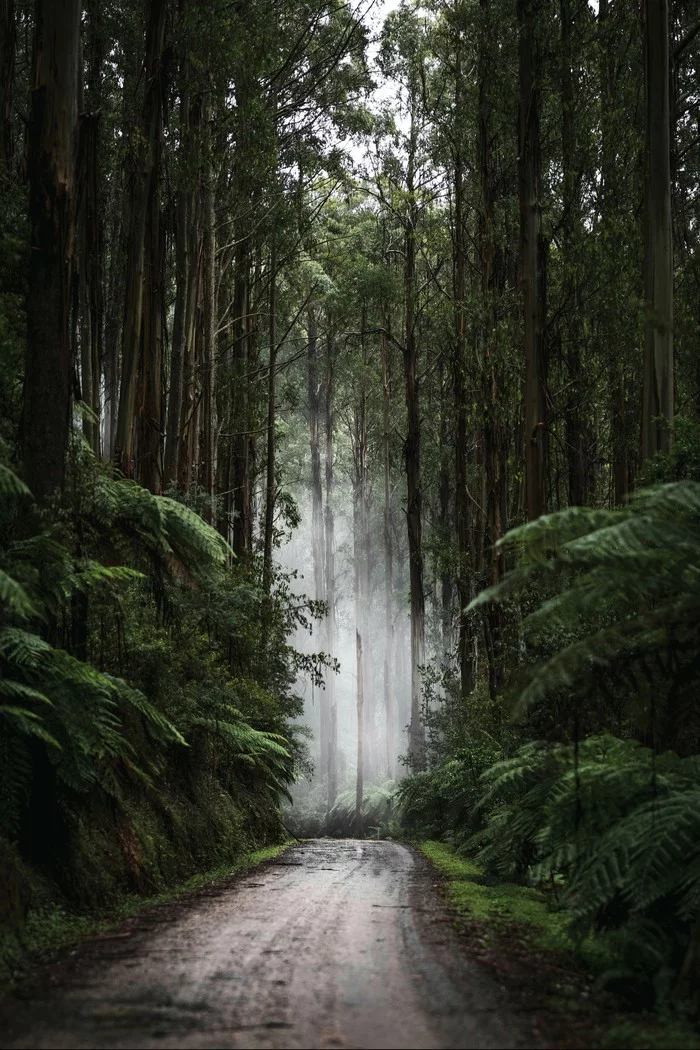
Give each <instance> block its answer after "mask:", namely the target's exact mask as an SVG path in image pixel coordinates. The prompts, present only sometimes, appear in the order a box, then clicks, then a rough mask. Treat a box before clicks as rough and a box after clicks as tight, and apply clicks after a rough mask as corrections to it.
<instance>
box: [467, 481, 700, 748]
mask: <svg viewBox="0 0 700 1050" xmlns="http://www.w3.org/2000/svg"><path fill="white" fill-rule="evenodd" d="M504 545H505V546H506V547H507V548H508V549H509V550H515V551H516V552H517V554H518V565H517V567H516V568H514V569H513V570H512V571H511V572H509V573H508V574H507V575H506V577H505V578H504V580H503V581H502V582H501V583H500V584H498V585H497V586H496V587H493V588H489V589H487V590H486V591H483V592H482V593H481V594H480V595H479V596H478V597H477V598H476V599H475V600H474V601H473V602H472V605H471V607H470V608H475V607H477V606H479V605H482V604H484V603H485V602H488V601H490V600H493V599H497V600H502V599H504V598H505V597H507V596H511V595H513V594H516V595H518V596H519V597H520V598H521V599H522V600H523V601H525V602H526V603H527V602H529V604H530V606H531V608H530V610H529V611H528V613H527V615H526V616H525V619H524V629H525V639H526V643H527V644H528V646H529V647H530V650H531V652H532V654H533V656H534V658H535V659H534V661H533V662H532V663H531V664H530V666H529V668H528V669H527V672H526V681H525V682H524V683H523V682H520V683H519V685H520V689H519V701H518V706H519V710H520V711H521V712H522V711H527V710H528V709H532V708H533V707H534V706H535V705H537V704H541V703H542V702H543V701H545V700H548V699H549V700H551V699H552V697H555V696H557V695H559V696H562V697H564V704H565V706H566V707H567V708H568V711H569V713H570V714H571V713H572V712H576V711H577V709H578V710H579V711H580V705H581V700H582V699H583V698H584V697H593V698H594V699H595V696H596V693H597V694H598V695H600V694H601V693H603V694H604V693H605V691H606V690H607V691H608V693H610V692H611V691H614V695H615V705H616V706H617V709H618V712H620V714H621V715H622V716H623V717H624V718H627V719H630V720H631V721H632V724H633V725H634V726H635V728H636V731H638V732H641V733H644V734H646V735H647V736H648V738H649V739H653V740H655V741H659V743H660V744H661V745H662V746H664V745H665V746H667V747H669V746H670V747H674V748H676V749H677V750H679V751H680V750H688V749H692V748H693V747H695V746H696V744H700V737H699V736H698V730H699V729H700V727H699V726H698V725H697V724H696V719H695V716H694V709H695V705H694V703H693V697H694V692H695V687H696V684H697V681H698V676H699V674H700V631H699V625H700V589H699V588H698V586H697V581H698V579H699V578H700V484H698V483H697V482H691V481H686V482H676V483H671V484H667V485H662V486H660V487H657V488H652V489H647V490H644V491H642V492H640V493H638V494H637V495H636V496H635V497H634V499H633V500H632V501H631V503H630V504H629V505H628V506H626V507H624V508H622V509H621V510H618V511H605V510H595V509H588V508H583V507H570V508H568V509H567V510H565V511H562V512H560V513H558V514H553V515H549V516H546V517H543V518H540V519H538V520H537V521H533V522H529V523H528V524H526V525H523V526H521V527H520V528H517V529H514V530H513V531H512V532H511V533H509V535H508V536H507V537H506V539H505V541H504ZM532 606H534V607H532ZM543 653H544V654H545V655H544V656H543ZM538 656H539V659H538ZM609 706H612V705H609ZM608 724H609V723H608Z"/></svg>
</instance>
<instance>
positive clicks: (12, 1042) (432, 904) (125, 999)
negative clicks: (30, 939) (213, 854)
mask: <svg viewBox="0 0 700 1050" xmlns="http://www.w3.org/2000/svg"><path fill="white" fill-rule="evenodd" d="M434 882H435V874H434V872H433V871H432V869H431V868H430V867H429V865H428V864H427V862H426V861H425V860H424V859H423V858H422V857H421V856H420V855H419V854H417V853H416V852H415V851H413V850H411V849H410V848H408V847H406V846H402V845H398V844H396V843H393V842H375V841H363V842H359V841H353V840H347V839H345V840H342V841H337V840H331V839H318V840H314V841H311V842H307V843H303V844H301V845H299V846H297V847H295V848H293V849H290V850H288V851H287V852H286V853H284V854H283V855H282V856H281V857H279V858H278V859H277V860H276V861H273V862H271V863H269V864H268V865H266V866H264V867H262V868H258V869H255V870H253V871H252V872H250V873H248V874H246V875H244V876H241V877H238V878H235V879H231V880H229V881H227V882H224V883H222V884H220V885H219V886H217V887H215V888H214V889H212V890H209V891H204V892H202V893H200V894H198V895H196V896H194V897H191V898H190V899H189V900H184V901H181V902H179V903H178V904H177V905H175V906H173V905H166V906H164V907H162V908H160V907H155V908H153V909H150V910H149V911H148V912H147V913H146V914H145V915H144V916H143V917H141V918H140V919H138V920H132V921H130V922H129V923H126V924H125V925H124V926H123V927H121V928H120V929H119V930H116V931H114V932H113V933H112V934H111V935H107V936H103V937H100V938H95V939H93V940H92V941H90V942H88V943H87V944H86V945H84V946H83V947H82V948H81V949H79V951H78V952H77V953H76V955H75V956H74V957H73V959H72V960H71V961H69V962H68V963H64V964H62V965H61V966H59V967H58V969H57V970H54V971H53V973H52V979H51V981H49V982H45V986H44V987H43V988H38V989H34V994H33V996H32V998H31V999H27V1000H25V1001H22V1000H20V999H17V998H15V999H14V1000H11V1001H9V1002H6V1003H5V1004H4V1007H3V1010H2V1012H0V1023H2V1025H3V1028H4V1033H3V1036H2V1045H3V1046H5V1047H8V1048H19V1047H25V1048H26V1047H37V1048H39V1047H42V1048H45V1047H81V1048H82V1047H90V1048H97V1047H145V1048H151V1047H157V1048H160V1050H165V1048H173V1050H174V1048H180V1047H182V1048H185V1047H193V1048H194V1047H202V1048H204V1047H221V1048H233V1047H236V1048H242V1047H250V1048H258V1047H270V1048H280V1050H281V1048H321V1047H327V1048H351V1047H358V1048H359V1047H363V1048H403V1047H405V1048H413V1050H419V1048H433V1047H434V1048H437V1047H444V1048H458V1047H461V1048H474V1050H477V1048H478V1050H482V1048H483V1050H492V1048H501V1047H529V1046H534V1045H536V1044H535V1041H534V1039H533V1038H532V1035H531V1034H530V1035H528V1032H527V1025H526V1023H525V1021H524V1019H523V1018H518V1017H517V1016H516V1015H513V1014H512V1013H511V1012H510V1011H509V1008H508V1004H507V1002H506V998H505V992H504V991H503V990H502V989H501V988H500V987H499V986H498V985H497V984H495V983H494V982H493V980H492V979H491V978H489V976H488V975H487V974H485V973H484V972H483V971H481V970H480V969H479V968H478V966H477V965H476V964H475V963H473V962H471V961H470V960H469V958H468V957H466V955H465V952H464V947H463V945H462V944H461V943H460V939H459V936H458V935H457V934H456V933H455V931H454V929H453V928H452V926H451V922H450V917H449V915H448V914H447V913H446V911H445V909H444V906H443V904H442V902H441V899H440V896H439V894H438V892H437V890H436V889H435V887H434V885H433V884H434ZM6 1040H7V1041H6Z"/></svg>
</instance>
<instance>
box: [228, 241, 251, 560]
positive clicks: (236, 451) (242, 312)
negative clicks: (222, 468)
mask: <svg viewBox="0 0 700 1050" xmlns="http://www.w3.org/2000/svg"><path fill="white" fill-rule="evenodd" d="M249 295H250V252H249V245H248V239H247V235H246V234H244V233H243V232H241V234H240V244H239V247H238V249H237V252H236V259H235V269H234V277H233V369H232V398H231V404H232V415H231V428H232V431H233V433H232V436H231V448H232V468H233V469H232V472H233V484H232V487H233V515H234V517H233V549H234V551H235V552H236V554H237V555H238V557H239V558H245V557H247V555H248V554H249V551H248V542H247V538H248V514H249V460H248V453H249V447H248V380H247V375H246V373H247V371H248V363H249V354H250V332H249V325H248V313H249Z"/></svg>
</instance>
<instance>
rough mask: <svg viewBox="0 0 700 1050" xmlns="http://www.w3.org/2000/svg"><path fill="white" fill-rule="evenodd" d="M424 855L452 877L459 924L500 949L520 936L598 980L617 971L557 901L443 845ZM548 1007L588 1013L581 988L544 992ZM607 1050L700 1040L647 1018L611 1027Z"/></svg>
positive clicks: (689, 1046)
mask: <svg viewBox="0 0 700 1050" xmlns="http://www.w3.org/2000/svg"><path fill="white" fill-rule="evenodd" d="M417 845H418V848H419V849H420V851H421V852H422V853H423V854H424V856H426V857H427V858H428V860H430V861H431V863H432V864H434V865H435V867H436V868H437V869H438V870H439V871H441V872H442V873H443V874H444V875H446V876H447V878H448V880H449V882H448V887H447V889H448V893H449V897H450V902H451V904H452V906H453V907H454V910H455V912H456V914H457V917H458V921H462V922H465V923H466V922H476V923H483V924H484V925H485V927H486V929H485V931H484V932H483V934H482V935H481V939H482V940H485V941H486V942H487V943H489V942H492V943H495V942H496V940H497V939H498V938H502V939H504V940H506V941H507V940H508V939H509V936H510V935H511V934H513V933H514V932H517V935H518V939H519V940H520V942H521V943H523V944H524V945H525V947H526V948H528V947H529V948H532V949H533V950H537V951H545V952H551V953H552V954H553V955H557V956H559V957H561V956H562V955H566V956H569V958H570V959H571V961H572V963H574V964H575V965H576V966H577V967H579V968H584V969H585V970H586V971H589V972H592V973H594V974H598V975H601V974H604V973H606V972H610V971H611V970H613V969H614V968H615V966H616V964H617V963H618V956H617V955H616V953H615V950H614V948H613V945H612V944H611V943H610V941H609V940H606V939H605V938H604V937H600V938H597V939H596V938H594V937H593V936H589V937H587V938H585V939H584V940H580V939H576V938H574V937H573V936H572V935H571V932H570V918H569V916H568V915H567V914H566V913H565V912H563V911H558V910H557V908H556V901H554V900H553V899H552V897H551V896H548V895H547V894H545V893H542V892H541V891H540V890H537V889H534V888H532V887H530V886H519V885H516V884H514V883H511V882H496V881H494V880H491V879H489V878H487V876H486V875H485V873H484V871H483V869H482V868H480V867H479V865H478V864H476V863H475V862H474V861H473V860H471V859H470V858H469V857H463V856H460V855H459V854H457V853H455V851H454V849H453V848H452V846H448V845H446V844H445V843H443V842H421V843H418V844H417ZM542 1005H544V1006H546V1008H547V1010H549V1011H550V1012H552V1013H558V1014H564V1015H566V1016H572V1015H574V1014H576V1013H580V1012H582V1011H588V1009H589V1004H588V1001H587V1000H582V999H581V996H580V988H579V987H578V985H577V983H576V982H575V981H574V982H571V983H567V982H566V981H563V980H561V979H558V980H557V983H556V991H555V994H548V993H547V990H546V988H545V987H543V990H542ZM602 1046H603V1050H623V1048H629V1050H673V1048H674V1047H678V1048H679V1050H700V1036H698V1034H697V1032H695V1031H694V1030H693V1029H692V1028H690V1027H688V1026H686V1025H685V1024H684V1023H683V1022H682V1020H679V1019H678V1018H677V1017H674V1016H672V1015H671V1016H670V1017H669V1018H668V1019H660V1018H655V1017H651V1018H650V1017H644V1018H641V1019H634V1020H632V1019H630V1020H628V1019H625V1020H624V1021H621V1022H620V1023H617V1024H615V1025H614V1026H613V1027H611V1028H610V1029H609V1030H608V1032H607V1035H606V1037H605V1039H604V1041H603V1044H602Z"/></svg>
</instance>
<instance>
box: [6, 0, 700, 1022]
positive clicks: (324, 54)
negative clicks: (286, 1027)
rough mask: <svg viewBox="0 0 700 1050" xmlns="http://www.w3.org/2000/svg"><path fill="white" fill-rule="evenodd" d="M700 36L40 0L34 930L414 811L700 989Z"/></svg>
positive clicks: (32, 193)
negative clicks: (127, 895) (287, 835)
mask: <svg viewBox="0 0 700 1050" xmlns="http://www.w3.org/2000/svg"><path fill="white" fill-rule="evenodd" d="M699 61H700V6H699V5H698V2H697V0H641V2H640V0H599V2H598V3H597V4H591V3H588V2H587V0H499V2H498V3H496V2H495V0H454V2H451V0H450V2H443V0H431V2H430V3H425V4H414V3H407V2H402V3H401V4H400V5H399V6H394V5H389V4H387V5H385V6H384V7H381V6H377V5H376V4H375V3H373V2H372V0H358V2H357V3H356V4H353V3H345V2H341V0H305V2H296V0H295V2H291V0H288V2H287V0H274V2H273V0H235V2H231V0H198V2H195V0H120V2H119V3H113V2H111V0H86V2H82V3H81V2H80V0H34V2H30V0H0V193H1V200H2V210H1V212H0V355H1V357H0V408H1V412H0V493H1V496H2V498H1V500H0V595H1V596H2V612H1V613H0V722H1V723H2V735H1V737H0V749H1V750H2V761H1V765H0V835H1V838H0V854H1V856H0V871H2V875H3V884H4V885H6V886H7V887H8V888H7V890H4V891H3V896H2V898H0V913H1V914H2V915H4V917H5V919H6V920H7V921H8V922H9V923H10V924H11V925H14V926H15V927H17V928H19V927H20V926H21V924H22V922H23V920H24V917H25V915H26V912H27V910H28V909H29V908H30V906H31V905H32V902H31V900H30V899H29V888H32V887H33V889H32V892H33V893H34V896H35V898H36V897H37V894H38V897H39V899H40V898H41V894H42V892H48V891H45V889H42V888H41V887H45V883H44V882H42V881H41V880H46V879H48V880H49V881H50V883H51V884H52V885H55V886H58V888H59V890H60V892H61V893H62V894H63V895H64V896H65V898H66V899H67V900H68V901H71V902H73V903H74V904H75V903H78V904H80V906H83V907H86V906H87V907H99V906H101V905H102V904H104V903H105V902H107V901H109V900H110V899H112V898H113V897H115V896H118V895H119V894H120V893H124V892H126V891H128V890H131V891H133V890H136V891H138V892H140V893H148V892H152V891H153V890H155V889H157V888H160V887H162V886H163V885H166V884H169V883H172V882H174V881H177V880H178V879H181V878H183V877H184V876H186V875H187V874H189V873H191V872H192V871H195V870H200V869H202V868H203V867H206V866H207V865H209V866H211V865H213V864H215V863H217V862H219V861H221V860H226V859H228V858H229V857H232V856H234V855H235V854H236V853H238V852H240V851H241V850H243V849H245V848H246V847H247V846H250V845H252V844H256V845H261V844H264V843H266V842H270V841H274V840H276V839H279V837H280V836H281V835H282V834H284V829H283V827H282V824H281V820H282V819H284V820H285V821H287V822H290V823H291V822H296V823H294V824H293V827H294V828H296V829H297V830H299V831H303V832H304V833H314V834H318V833H323V832H326V831H330V832H332V833H336V834H343V833H353V834H355V835H363V834H365V833H367V832H370V831H372V832H374V833H381V834H386V833H388V832H392V833H397V832H399V831H400V830H403V831H404V832H408V833H415V834H422V835H425V834H429V835H431V836H434V837H436V838H442V837H446V838H448V839H449V840H450V841H451V842H453V843H454V844H456V845H457V846H458V847H463V848H465V849H467V850H469V851H470V852H471V853H473V854H476V855H478V857H479V860H480V863H482V864H483V865H484V866H485V868H486V870H488V871H489V872H490V873H491V874H492V875H494V876H497V877H504V878H512V879H516V880H525V881H529V882H533V883H538V884H541V885H549V886H551V887H554V889H555V893H556V896H557V906H558V907H561V908H563V909H568V911H570V913H571V918H572V921H573V923H574V927H575V929H576V930H577V931H578V932H579V934H580V935H581V936H584V935H586V934H587V933H589V932H590V931H591V930H593V931H597V933H598V934H599V935H600V936H603V932H602V931H607V932H606V933H605V936H607V937H609V938H612V940H611V943H614V946H615V951H616V952H618V954H619V959H620V965H621V966H625V967H627V968H629V969H631V970H632V971H634V972H635V973H637V974H638V975H640V979H643V980H645V981H648V982H649V987H650V988H651V989H652V992H651V993H650V994H653V995H654V996H657V997H658V998H660V999H664V998H665V999H672V1000H674V1001H676V1000H680V1001H683V1002H686V1003H687V1002H688V1001H689V1000H690V1001H692V1002H695V1000H696V999H697V989H698V987H699V986H700V985H699V984H698V979H699V978H700V816H699V814H700V808H699V807H698V791H699V788H698V783H699V780H698V776H699V773H700V765H699V763H700V758H699V757H698V756H699V754H700V719H699V717H698V709H697V703H696V694H697V686H698V678H699V677H700V635H699V634H698V624H699V623H700V618H699V616H698V613H699V612H700V598H699V597H698V594H699V593H700V592H699V591H698V577H699V573H700V196H699V194H698V188H699V180H700V88H699V87H698V64H699ZM304 694H306V697H307V704H306V711H305V710H304ZM311 701H313V703H311ZM309 722H310V723H311V725H312V729H313V732H311V733H310V732H309V730H308V729H307V728H305V726H306V725H307V724H308V723H309ZM292 785H294V786H292ZM290 789H291V790H292V795H293V797H294V799H295V801H296V806H295V807H294V808H293V809H292V810H291V811H290V812H289V813H287V811H285V814H284V817H282V816H281V815H280V813H281V810H280V802H281V800H282V799H283V798H285V797H286V798H288V799H291V797H292V796H290V794H289V792H290ZM28 872H31V873H34V874H31V876H28V875H27V873H28ZM36 873H40V874H39V875H36ZM37 879H38V881H37ZM37 887H39V888H38V889H37ZM695 1005H696V1006H697V1005H698V1004H697V1002H695Z"/></svg>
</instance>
